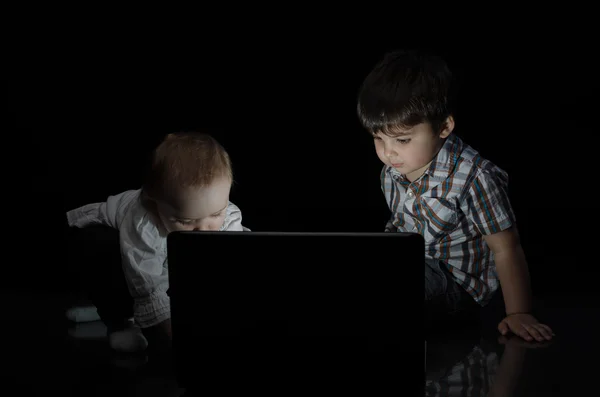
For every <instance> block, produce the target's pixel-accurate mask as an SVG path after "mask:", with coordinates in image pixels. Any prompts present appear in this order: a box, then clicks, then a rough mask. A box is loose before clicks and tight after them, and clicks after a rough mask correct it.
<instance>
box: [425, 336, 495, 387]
mask: <svg viewBox="0 0 600 397" xmlns="http://www.w3.org/2000/svg"><path fill="white" fill-rule="evenodd" d="M499 361H500V360H499V357H498V355H497V354H496V353H494V352H489V353H486V352H485V351H484V350H483V349H482V348H481V347H479V346H475V347H474V348H473V350H472V351H471V352H470V353H469V354H468V355H467V356H466V357H465V358H463V359H462V360H460V361H459V362H457V363H456V364H455V365H454V366H453V367H452V368H450V369H448V371H447V372H446V373H445V374H444V376H442V377H441V378H439V379H436V378H437V377H434V378H431V377H430V376H429V374H426V376H425V378H426V381H425V396H427V397H452V396H473V397H476V396H481V397H485V396H487V395H488V393H489V392H490V389H491V387H492V385H493V384H494V378H495V377H496V373H497V371H498V365H499Z"/></svg>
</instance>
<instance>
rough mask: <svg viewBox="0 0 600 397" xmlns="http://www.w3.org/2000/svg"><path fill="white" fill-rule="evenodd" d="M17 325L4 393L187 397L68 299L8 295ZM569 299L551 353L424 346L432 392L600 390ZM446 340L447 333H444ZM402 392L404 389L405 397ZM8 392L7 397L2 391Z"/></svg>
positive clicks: (591, 315)
mask: <svg viewBox="0 0 600 397" xmlns="http://www.w3.org/2000/svg"><path fill="white" fill-rule="evenodd" d="M1 298H2V299H3V300H2V301H3V302H17V303H18V304H13V305H9V308H8V316H7V317H6V319H10V320H9V321H7V322H6V323H5V325H4V326H3V327H2V331H1V332H2V334H1V335H0V336H1V337H2V340H3V341H4V344H5V349H4V350H5V354H4V355H3V356H4V357H5V359H6V361H5V363H10V369H9V374H8V375H6V377H5V379H6V381H4V382H3V387H4V388H5V390H8V391H11V392H12V393H13V394H10V393H9V394H7V395H22V396H29V395H31V396H33V395H48V394H53V393H54V392H58V393H60V395H62V396H66V395H81V396H114V395H130V396H135V395H140V396H148V397H152V396H166V397H171V396H180V395H181V394H182V393H183V390H182V389H180V388H178V386H177V383H176V381H175V379H174V377H173V375H172V372H171V371H169V370H165V368H164V367H161V363H153V362H148V361H147V360H146V359H145V358H144V357H124V356H117V355H115V354H113V353H112V352H110V351H109V349H108V348H107V344H106V340H105V335H106V328H105V327H104V325H103V324H102V323H100V322H95V323H88V324H81V325H79V326H77V327H73V324H70V323H68V322H67V320H66V319H65V318H64V310H65V308H66V307H67V305H68V303H69V302H68V298H66V297H64V296H59V295H51V294H47V293H44V294H40V293H37V294H36V293H31V292H29V293H23V292H19V291H4V292H3V294H2V296H1ZM580 303H581V301H580V300H578V299H573V300H572V301H571V302H569V301H567V300H565V299H564V298H561V299H557V300H555V301H552V300H548V301H547V304H546V306H545V309H544V311H543V314H542V316H543V319H544V320H545V321H546V322H547V323H549V324H550V325H551V326H552V327H553V329H554V330H555V332H556V334H557V337H556V340H555V341H554V342H553V343H552V344H550V345H548V346H540V345H533V346H526V345H525V343H524V342H523V341H521V340H520V339H517V338H511V339H508V340H506V339H503V340H498V339H499V338H498V336H499V335H498V334H497V333H495V332H493V331H494V330H491V331H490V330H488V331H490V332H487V333H484V335H483V336H482V335H479V334H477V335H471V334H469V336H467V334H464V337H460V336H456V334H454V336H453V337H452V339H448V338H444V337H443V335H442V336H441V337H439V338H432V339H431V340H429V341H428V344H427V369H426V395H427V396H455V395H456V396H461V395H465V394H464V393H465V390H467V389H468V390H469V393H471V394H467V395H481V396H485V395H488V393H490V392H491V391H492V390H493V391H494V393H495V394H494V395H510V396H515V397H518V396H528V397H533V396H574V395H590V394H594V393H592V391H593V390H597V386H596V383H595V379H596V377H597V376H598V369H599V365H598V358H597V357H598V354H599V353H600V346H599V343H598V340H597V339H596V338H595V335H596V333H597V332H596V331H594V330H595V329H596V325H595V324H596V320H597V319H598V318H600V309H597V308H593V307H591V305H588V306H589V307H587V308H581V307H580V308H578V306H580ZM440 334H442V333H440ZM399 392H400V394H401V390H399ZM2 394H4V393H2Z"/></svg>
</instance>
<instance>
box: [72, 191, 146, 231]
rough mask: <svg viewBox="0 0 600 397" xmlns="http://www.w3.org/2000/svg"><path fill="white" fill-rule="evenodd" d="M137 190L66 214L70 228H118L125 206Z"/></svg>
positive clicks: (133, 197)
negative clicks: (102, 226)
mask: <svg viewBox="0 0 600 397" xmlns="http://www.w3.org/2000/svg"><path fill="white" fill-rule="evenodd" d="M138 193H139V190H128V191H126V192H123V193H120V194H117V195H114V196H109V197H108V199H107V200H106V201H105V202H101V203H93V204H87V205H84V206H82V207H79V208H76V209H73V210H71V211H68V212H67V222H68V224H69V226H70V227H78V228H82V227H86V226H92V225H105V226H110V227H113V228H115V229H118V228H119V225H120V224H121V221H122V219H123V215H124V213H125V212H126V208H127V206H128V205H129V204H130V203H131V202H132V201H133V200H134V199H135V198H136V197H137V194H138Z"/></svg>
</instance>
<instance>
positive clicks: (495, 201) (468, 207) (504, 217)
mask: <svg viewBox="0 0 600 397" xmlns="http://www.w3.org/2000/svg"><path fill="white" fill-rule="evenodd" d="M460 208H461V210H462V212H463V213H464V214H465V215H466V217H467V219H469V220H470V221H471V222H472V223H473V225H474V226H475V228H476V229H477V230H478V231H479V233H481V234H483V235H489V234H494V233H498V232H501V231H503V230H506V229H508V228H509V227H511V226H512V225H514V224H515V222H516V220H515V215H514V213H513V210H512V207H511V204H510V200H509V197H508V175H507V174H506V173H505V172H504V171H502V170H499V169H496V170H480V171H478V174H477V176H476V177H475V178H474V180H473V182H472V183H471V185H470V186H469V188H468V190H467V192H466V194H465V196H464V198H463V199H462V200H461V203H460Z"/></svg>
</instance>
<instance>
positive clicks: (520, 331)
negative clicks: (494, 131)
mask: <svg viewBox="0 0 600 397" xmlns="http://www.w3.org/2000/svg"><path fill="white" fill-rule="evenodd" d="M507 185H508V178H507V175H506V173H504V172H502V171H501V170H499V169H492V170H482V171H480V173H479V174H478V175H477V177H476V178H475V179H474V181H473V183H472V184H471V187H470V189H469V191H468V194H467V195H466V197H465V198H464V200H463V202H462V203H461V209H462V211H463V212H464V213H465V214H466V216H467V218H468V219H469V220H470V221H471V222H472V223H473V225H474V226H475V228H476V229H477V231H478V232H479V233H481V235H482V236H483V239H484V241H485V243H486V244H487V245H488V247H489V248H490V250H491V251H492V253H493V254H494V262H495V264H496V271H497V273H498V279H499V280H500V285H501V286H502V291H503V295H504V302H505V305H506V312H507V316H506V318H505V319H504V320H502V322H501V323H500V324H499V326H498V329H499V330H500V332H501V333H502V334H506V333H507V332H508V331H512V332H513V333H515V334H517V335H519V336H521V337H523V338H524V339H526V340H532V337H533V338H535V339H537V340H539V341H541V340H544V338H546V339H550V338H551V334H552V330H550V328H549V327H547V326H546V325H543V324H539V323H538V321H537V320H536V319H535V318H534V317H533V316H532V315H531V314H530V311H531V286H530V281H529V271H528V266H527V261H526V260H525V254H524V253H523V249H522V248H521V244H520V242H519V236H518V234H517V232H516V226H515V225H516V221H515V216H514V213H513V210H512V207H511V204H510V200H509V198H508V190H507Z"/></svg>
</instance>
